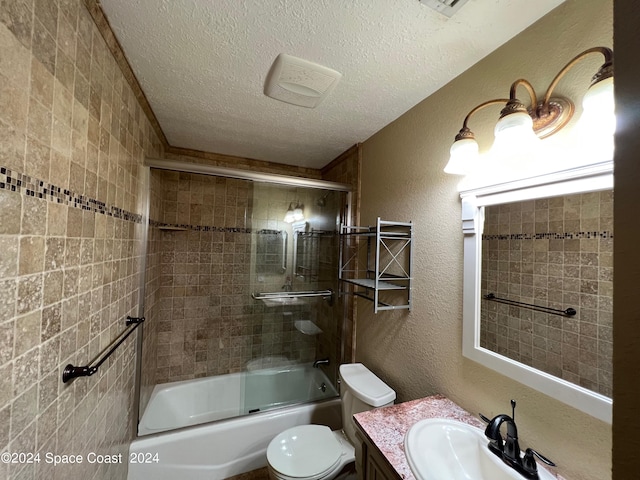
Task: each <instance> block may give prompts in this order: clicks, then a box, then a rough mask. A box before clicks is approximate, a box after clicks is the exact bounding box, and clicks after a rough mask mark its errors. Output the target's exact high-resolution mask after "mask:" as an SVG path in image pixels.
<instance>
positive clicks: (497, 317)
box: [481, 191, 613, 397]
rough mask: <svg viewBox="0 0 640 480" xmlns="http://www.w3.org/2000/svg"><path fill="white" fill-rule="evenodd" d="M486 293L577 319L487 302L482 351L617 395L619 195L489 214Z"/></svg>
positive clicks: (502, 208)
mask: <svg viewBox="0 0 640 480" xmlns="http://www.w3.org/2000/svg"><path fill="white" fill-rule="evenodd" d="M482 248H483V250H482V264H483V268H482V293H483V294H486V293H489V292H493V293H495V295H496V296H498V297H502V298H508V299H512V300H516V301H521V302H525V303H530V304H536V305H543V306H549V307H552V308H557V309H561V310H565V309H566V308H568V307H572V308H575V309H576V310H577V312H578V313H577V315H575V316H573V317H567V316H558V315H552V314H547V313H540V312H537V311H533V310H530V309H525V308H521V307H516V306H509V305H505V304H499V303H496V302H489V301H487V300H483V302H482V330H481V345H482V346H484V347H486V348H489V349H491V350H494V351H497V352H498V353H501V354H503V355H506V356H508V357H510V358H513V359H515V360H518V361H520V362H522V363H525V364H527V365H531V366H533V367H535V368H538V369H540V370H543V371H545V372H548V373H551V374H552V375H555V376H557V377H560V378H563V379H565V380H568V381H570V382H572V383H575V384H578V385H581V386H583V387H586V388H588V389H590V390H593V391H596V392H598V393H601V394H603V395H606V396H609V397H610V396H611V385H612V378H611V365H612V364H611V361H612V350H613V348H612V324H611V321H612V303H613V194H612V192H611V191H605V192H594V193H586V194H578V195H570V196H565V197H555V198H548V199H540V200H535V201H527V202H518V203H511V204H505V205H497V206H491V207H487V208H486V209H485V231H484V234H483V247H482Z"/></svg>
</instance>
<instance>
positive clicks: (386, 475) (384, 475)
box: [356, 428, 401, 480]
mask: <svg viewBox="0 0 640 480" xmlns="http://www.w3.org/2000/svg"><path fill="white" fill-rule="evenodd" d="M356 436H357V437H358V447H360V448H356V464H357V471H358V480H401V477H400V475H398V473H397V472H396V471H395V470H394V469H393V468H392V467H391V465H389V462H387V460H386V459H385V458H384V456H383V455H382V453H381V452H380V450H378V447H376V446H375V445H373V443H372V442H371V440H369V438H368V437H367V435H366V434H365V433H364V432H363V431H362V430H360V428H357V429H356ZM358 452H359V453H358Z"/></svg>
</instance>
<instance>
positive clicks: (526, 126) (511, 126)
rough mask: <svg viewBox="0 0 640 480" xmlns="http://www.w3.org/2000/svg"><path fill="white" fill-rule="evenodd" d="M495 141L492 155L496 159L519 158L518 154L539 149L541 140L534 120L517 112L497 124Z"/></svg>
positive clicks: (523, 113) (525, 114)
mask: <svg viewBox="0 0 640 480" xmlns="http://www.w3.org/2000/svg"><path fill="white" fill-rule="evenodd" d="M494 135H495V140H494V142H493V145H492V147H491V151H490V154H491V155H492V156H495V157H499V158H502V157H517V156H518V152H520V151H522V150H523V149H524V150H529V149H532V148H537V146H538V145H539V144H540V139H539V138H538V137H537V136H536V134H535V133H534V131H533V120H532V119H531V117H530V116H529V114H528V113H525V112H515V113H510V114H509V115H507V116H505V117H502V118H501V119H500V120H498V123H496V128H495V130H494Z"/></svg>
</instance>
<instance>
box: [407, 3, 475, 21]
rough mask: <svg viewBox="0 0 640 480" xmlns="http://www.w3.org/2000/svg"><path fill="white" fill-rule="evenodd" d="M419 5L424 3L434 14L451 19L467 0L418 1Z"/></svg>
mask: <svg viewBox="0 0 640 480" xmlns="http://www.w3.org/2000/svg"><path fill="white" fill-rule="evenodd" d="M419 1H420V3H424V4H425V5H427V6H428V7H431V8H433V9H434V10H435V11H436V12H439V13H441V14H443V15H446V16H447V17H452V16H453V14H454V13H456V12H457V11H458V10H460V7H462V6H463V5H464V4H465V3H467V2H468V1H469V0H419Z"/></svg>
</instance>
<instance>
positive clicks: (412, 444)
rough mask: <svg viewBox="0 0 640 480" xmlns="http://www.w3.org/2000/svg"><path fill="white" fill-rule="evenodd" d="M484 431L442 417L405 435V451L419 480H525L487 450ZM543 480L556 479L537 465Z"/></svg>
mask: <svg viewBox="0 0 640 480" xmlns="http://www.w3.org/2000/svg"><path fill="white" fill-rule="evenodd" d="M488 443H489V441H488V440H487V438H486V437H485V435H484V431H483V430H481V429H479V428H476V427H472V426H471V425H467V424H466V423H462V422H458V421H455V420H448V419H442V418H434V419H426V420H421V421H419V422H417V423H415V424H414V425H412V426H411V428H410V429H409V431H408V432H407V435H406V436H405V441H404V449H405V452H406V454H407V461H408V463H409V467H410V468H411V471H412V472H413V474H414V475H415V477H416V478H417V479H418V480H444V479H446V480H511V479H514V480H522V479H524V478H525V477H523V476H522V475H520V474H519V473H518V472H516V471H515V470H514V469H513V468H511V467H508V466H507V465H506V464H504V462H503V461H502V460H501V459H499V458H498V457H497V456H496V455H494V454H493V453H491V452H490V451H489V449H488V448H487V444H488ZM538 476H539V479H540V480H554V479H555V476H553V475H551V474H550V473H549V472H548V471H547V470H545V469H543V468H542V467H540V466H538Z"/></svg>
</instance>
